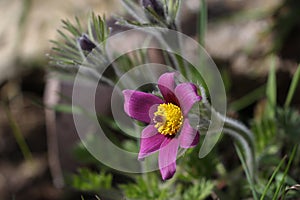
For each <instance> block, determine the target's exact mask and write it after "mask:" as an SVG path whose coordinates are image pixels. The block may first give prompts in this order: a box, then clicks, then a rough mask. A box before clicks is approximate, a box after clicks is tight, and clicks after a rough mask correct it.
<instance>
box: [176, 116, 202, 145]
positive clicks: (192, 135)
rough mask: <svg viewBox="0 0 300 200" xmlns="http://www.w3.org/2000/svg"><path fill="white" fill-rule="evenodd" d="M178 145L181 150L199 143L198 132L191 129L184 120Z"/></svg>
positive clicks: (187, 121) (186, 120)
mask: <svg viewBox="0 0 300 200" xmlns="http://www.w3.org/2000/svg"><path fill="white" fill-rule="evenodd" d="M179 143H180V147H181V148H185V149H187V148H191V147H194V146H196V145H197V144H198V143H199V132H198V131H197V130H195V129H193V127H191V125H190V123H189V120H188V119H185V120H184V123H183V126H182V129H181V132H180V135H179Z"/></svg>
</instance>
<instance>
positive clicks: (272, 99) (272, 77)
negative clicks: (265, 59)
mask: <svg viewBox="0 0 300 200" xmlns="http://www.w3.org/2000/svg"><path fill="white" fill-rule="evenodd" d="M276 85H277V84H276V69H275V58H273V59H272V64H271V68H270V71H269V78H268V83H267V90H266V93H267V99H268V107H267V113H266V114H267V115H268V116H269V117H271V118H274V117H275V107H276V104H277V103H276V102H277V100H276V99H277V91H276V90H277V86H276Z"/></svg>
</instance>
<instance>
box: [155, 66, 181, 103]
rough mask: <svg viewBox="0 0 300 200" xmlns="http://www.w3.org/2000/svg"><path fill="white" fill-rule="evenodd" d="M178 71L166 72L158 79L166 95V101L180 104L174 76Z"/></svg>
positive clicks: (163, 93) (162, 91)
mask: <svg viewBox="0 0 300 200" xmlns="http://www.w3.org/2000/svg"><path fill="white" fill-rule="evenodd" d="M175 75H176V72H171V73H164V74H163V75H161V76H160V77H159V79H158V82H157V83H158V88H159V90H160V92H161V94H162V96H163V97H164V99H165V101H166V102H168V103H174V104H176V105H178V103H179V102H178V100H177V98H176V96H175V94H174V90H175V80H174V76H175Z"/></svg>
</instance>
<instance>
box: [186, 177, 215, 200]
mask: <svg viewBox="0 0 300 200" xmlns="http://www.w3.org/2000/svg"><path fill="white" fill-rule="evenodd" d="M214 187H215V185H214V183H213V182H212V181H209V180H205V179H201V180H200V181H198V182H196V183H195V184H194V185H192V186H190V187H189V188H188V189H187V190H185V191H184V193H183V196H182V199H183V200H191V199H193V200H203V199H206V198H207V197H208V196H209V195H210V194H211V193H212V190H213V188H214Z"/></svg>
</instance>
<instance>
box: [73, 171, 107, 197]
mask: <svg viewBox="0 0 300 200" xmlns="http://www.w3.org/2000/svg"><path fill="white" fill-rule="evenodd" d="M71 185H72V187H74V188H76V189H78V190H82V191H95V192H98V191H99V190H100V189H111V187H112V175H111V174H108V173H105V172H103V171H102V172H100V173H95V172H92V171H90V170H89V169H86V168H83V169H79V170H78V174H77V175H73V176H72V178H71Z"/></svg>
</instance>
